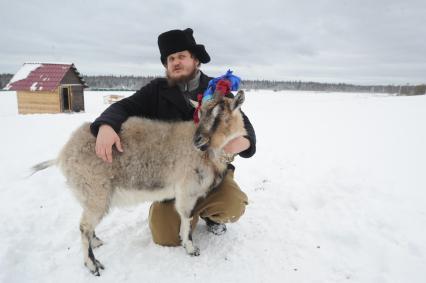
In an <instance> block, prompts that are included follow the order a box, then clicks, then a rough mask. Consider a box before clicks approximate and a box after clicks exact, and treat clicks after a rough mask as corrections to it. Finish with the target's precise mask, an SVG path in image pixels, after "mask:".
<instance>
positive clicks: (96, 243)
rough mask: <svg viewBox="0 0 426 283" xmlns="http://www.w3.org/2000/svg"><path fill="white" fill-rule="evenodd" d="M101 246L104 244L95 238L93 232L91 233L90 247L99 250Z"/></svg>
mask: <svg viewBox="0 0 426 283" xmlns="http://www.w3.org/2000/svg"><path fill="white" fill-rule="evenodd" d="M103 244H104V241H102V240H101V239H99V238H98V236H96V234H95V232H94V231H93V237H92V240H91V242H90V245H91V246H92V249H96V248H99V247H100V246H102V245H103Z"/></svg>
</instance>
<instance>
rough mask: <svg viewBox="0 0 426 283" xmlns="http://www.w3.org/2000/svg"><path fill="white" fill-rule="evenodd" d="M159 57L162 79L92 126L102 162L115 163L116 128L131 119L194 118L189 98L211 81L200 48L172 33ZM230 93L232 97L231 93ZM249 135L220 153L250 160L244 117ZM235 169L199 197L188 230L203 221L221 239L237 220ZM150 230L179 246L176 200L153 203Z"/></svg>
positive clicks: (189, 33) (241, 197) (239, 197)
mask: <svg viewBox="0 0 426 283" xmlns="http://www.w3.org/2000/svg"><path fill="white" fill-rule="evenodd" d="M158 47H159V49H160V55H161V57H160V59H161V63H162V64H163V66H164V68H165V71H166V78H157V79H154V80H152V81H151V82H150V83H148V84H147V85H145V86H143V87H142V88H141V89H140V90H138V91H137V92H136V93H135V94H133V95H132V96H129V97H127V98H124V99H122V100H120V101H118V102H116V103H114V104H112V105H111V106H110V107H108V108H107V109H106V110H105V111H104V112H103V113H102V114H101V115H100V116H99V117H98V118H97V119H96V120H95V121H94V122H93V123H92V124H91V127H90V128H91V131H92V133H93V135H95V136H96V137H97V139H96V155H97V156H98V157H99V158H101V159H103V160H104V161H105V162H109V163H111V162H113V160H112V150H113V146H115V148H116V149H117V150H118V151H119V152H123V151H124V150H126V149H125V148H123V147H122V145H121V142H120V137H119V133H120V128H121V125H122V124H123V123H124V121H126V120H127V118H129V117H130V116H140V117H145V118H149V119H156V120H163V121H188V120H192V119H193V115H194V110H195V109H194V107H193V106H192V104H191V103H190V100H194V101H196V100H197V95H198V94H200V93H204V91H205V90H206V89H207V85H208V83H209V81H210V80H211V79H212V78H211V77H208V76H206V75H205V74H204V73H203V72H201V70H200V65H201V64H202V63H203V64H206V63H208V62H209V61H210V56H209V54H208V53H207V51H206V49H205V47H204V45H201V44H197V43H196V41H195V39H194V37H193V30H192V29H190V28H187V29H185V30H170V31H167V32H164V33H162V34H160V35H159V36H158ZM228 95H232V94H231V93H230V94H228ZM243 118H244V126H245V128H246V130H247V133H248V135H247V136H245V137H239V138H236V139H234V140H232V141H230V142H229V143H228V144H227V145H226V146H225V147H224V150H225V152H227V153H230V154H238V155H240V156H241V157H244V158H248V157H251V156H253V154H254V153H255V151H256V136H255V132H254V129H253V126H252V125H251V123H250V121H249V119H248V118H247V116H246V115H244V113H243ZM234 170H235V167H234V166H233V165H232V164H229V165H228V171H227V173H226V175H225V177H224V179H223V181H222V183H221V184H220V185H219V186H218V187H216V188H214V189H212V190H211V192H210V193H209V194H208V195H207V196H206V197H205V198H203V199H200V200H199V201H198V202H197V204H196V206H195V208H194V210H193V220H192V222H191V226H192V229H194V228H195V226H196V224H197V222H198V220H199V218H200V217H201V218H202V219H204V220H205V221H206V224H207V229H208V230H209V231H210V232H212V233H214V234H216V235H221V234H223V233H224V232H226V225H225V223H228V222H235V221H237V220H238V219H239V218H240V217H241V216H242V215H243V214H244V211H245V207H246V205H247V204H248V201H247V196H246V194H245V193H244V192H242V191H241V189H240V188H239V186H238V185H237V183H236V182H235V181H234ZM149 227H150V229H151V233H152V238H153V241H154V242H155V243H157V244H159V245H163V246H178V245H180V239H179V229H180V218H179V215H178V213H177V212H176V210H175V208H174V200H170V201H165V202H154V203H153V204H152V205H151V208H150V211H149Z"/></svg>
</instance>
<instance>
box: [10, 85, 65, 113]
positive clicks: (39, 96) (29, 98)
mask: <svg viewBox="0 0 426 283" xmlns="http://www.w3.org/2000/svg"><path fill="white" fill-rule="evenodd" d="M17 99H18V113H19V114H33V113H34V114H35V113H60V112H61V105H60V100H59V95H58V89H56V90H55V91H53V92H45V91H17Z"/></svg>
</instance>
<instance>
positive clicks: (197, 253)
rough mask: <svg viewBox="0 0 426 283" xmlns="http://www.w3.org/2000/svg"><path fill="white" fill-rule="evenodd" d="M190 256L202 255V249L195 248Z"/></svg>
mask: <svg viewBox="0 0 426 283" xmlns="http://www.w3.org/2000/svg"><path fill="white" fill-rule="evenodd" d="M189 255H190V256H199V255H200V249H199V248H198V247H194V251H193V252H192V253H190V254H189Z"/></svg>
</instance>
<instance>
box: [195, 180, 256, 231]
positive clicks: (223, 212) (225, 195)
mask: <svg viewBox="0 0 426 283" xmlns="http://www.w3.org/2000/svg"><path fill="white" fill-rule="evenodd" d="M247 204H248V199H247V195H246V194H245V193H244V192H243V191H241V190H240V188H239V186H238V185H237V183H236V182H235V181H234V179H233V176H232V174H228V175H227V176H226V177H225V179H224V181H223V182H222V184H221V185H219V187H217V188H216V189H214V190H213V191H212V192H211V193H210V194H209V195H208V196H207V197H206V198H205V200H204V201H203V204H202V206H203V207H201V208H200V209H199V214H200V216H201V217H202V218H209V219H211V220H213V221H215V222H218V223H227V222H235V221H237V220H238V219H239V218H240V217H241V216H242V215H243V214H244V212H245V209H246V205H247Z"/></svg>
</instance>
